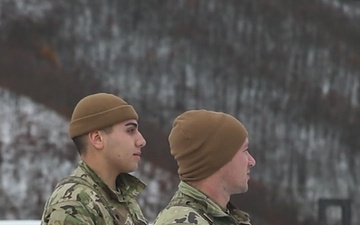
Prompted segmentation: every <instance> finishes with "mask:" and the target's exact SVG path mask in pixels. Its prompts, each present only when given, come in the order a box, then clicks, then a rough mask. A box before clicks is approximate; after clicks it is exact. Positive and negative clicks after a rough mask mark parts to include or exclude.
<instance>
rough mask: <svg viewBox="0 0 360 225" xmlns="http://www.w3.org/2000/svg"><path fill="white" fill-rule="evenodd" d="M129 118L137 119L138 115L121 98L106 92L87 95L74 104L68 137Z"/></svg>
mask: <svg viewBox="0 0 360 225" xmlns="http://www.w3.org/2000/svg"><path fill="white" fill-rule="evenodd" d="M130 119H135V120H138V115H137V113H136V112H135V110H134V108H133V107H132V106H131V105H129V104H128V103H127V102H125V101H124V100H123V99H121V98H119V97H117V96H115V95H113V94H107V93H97V94H93V95H89V96H87V97H85V98H83V99H82V100H80V101H79V103H78V104H77V105H76V106H75V109H74V112H73V114H72V117H71V121H70V124H69V137H70V138H74V137H77V136H80V135H83V134H86V133H88V132H90V131H94V130H97V129H101V128H105V127H107V126H111V125H114V124H117V123H120V122H123V121H126V120H130Z"/></svg>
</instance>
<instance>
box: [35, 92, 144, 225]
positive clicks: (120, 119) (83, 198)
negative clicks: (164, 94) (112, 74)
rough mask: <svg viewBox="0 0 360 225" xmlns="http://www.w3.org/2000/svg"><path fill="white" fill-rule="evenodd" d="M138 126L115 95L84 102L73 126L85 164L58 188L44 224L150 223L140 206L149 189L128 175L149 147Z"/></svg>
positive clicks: (133, 113) (77, 109)
mask: <svg viewBox="0 0 360 225" xmlns="http://www.w3.org/2000/svg"><path fill="white" fill-rule="evenodd" d="M138 127H139V125H138V115H137V113H136V111H135V110H134V108H133V107H132V106H131V105H129V104H128V103H127V102H125V101H124V100H123V99H121V98H119V97H117V96H115V95H113V94H108V93H97V94H93V95H89V96H87V97H85V98H83V99H81V100H80V101H79V103H78V104H77V105H76V107H75V109H74V112H73V114H72V117H71V121H70V124H69V137H70V138H71V139H72V140H73V141H74V143H75V146H76V148H77V150H78V152H79V154H80V158H81V161H80V163H79V165H78V167H77V168H76V169H75V170H74V172H73V173H72V174H71V175H70V176H68V177H66V178H64V179H63V180H62V181H61V182H60V183H59V184H58V185H57V186H56V187H55V190H54V192H53V193H52V195H51V196H50V198H49V200H48V201H47V203H46V205H45V208H44V212H43V216H42V219H41V224H43V225H45V224H49V225H50V224H58V225H62V224H100V225H101V224H103V225H105V224H119V225H122V224H126V225H133V224H136V225H144V224H147V220H146V219H145V218H144V216H143V213H142V211H141V209H140V207H139V204H138V203H137V201H136V196H137V195H138V194H139V193H140V192H141V191H142V190H143V189H144V188H145V184H144V183H142V182H141V181H140V180H139V179H137V178H136V177H134V176H132V175H130V174H129V173H130V172H133V171H134V170H136V169H137V167H138V163H139V160H140V157H141V148H142V147H144V146H145V144H146V141H145V139H144V138H143V136H142V135H141V133H140V132H139V130H138Z"/></svg>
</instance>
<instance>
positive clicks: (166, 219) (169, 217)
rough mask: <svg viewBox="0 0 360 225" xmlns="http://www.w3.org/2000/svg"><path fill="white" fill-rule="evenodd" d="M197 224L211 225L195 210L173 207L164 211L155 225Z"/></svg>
mask: <svg viewBox="0 0 360 225" xmlns="http://www.w3.org/2000/svg"><path fill="white" fill-rule="evenodd" d="M174 224H175V225H176V224H178V225H180V224H197V225H209V222H208V220H206V219H205V218H203V217H202V216H201V215H200V214H199V213H198V212H197V211H196V210H195V209H193V208H191V207H186V206H172V207H170V208H166V209H164V210H163V211H162V212H160V214H159V215H158V216H157V218H156V219H155V221H154V225H174Z"/></svg>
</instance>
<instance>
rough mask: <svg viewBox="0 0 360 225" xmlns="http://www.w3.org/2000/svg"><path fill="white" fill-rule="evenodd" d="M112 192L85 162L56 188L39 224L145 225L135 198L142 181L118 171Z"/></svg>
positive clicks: (143, 185)
mask: <svg viewBox="0 0 360 225" xmlns="http://www.w3.org/2000/svg"><path fill="white" fill-rule="evenodd" d="M116 185H117V191H112V190H111V189H110V188H109V187H108V186H107V185H106V184H105V183H104V182H103V181H102V180H101V179H100V177H99V176H98V175H96V174H95V173H94V172H93V171H92V170H91V169H90V168H89V167H88V166H87V165H86V164H85V163H84V162H80V163H79V166H78V167H77V168H76V169H75V171H74V172H73V173H72V174H71V175H70V176H69V177H67V178H65V179H64V180H63V181H61V182H60V183H59V184H58V185H57V186H56V188H55V190H54V192H53V193H52V195H51V196H50V198H49V200H48V201H47V203H46V205H45V209H44V213H43V215H42V219H41V224H42V225H47V224H48V225H53V224H54V225H55V224H56V225H61V224H68V225H70V224H97V225H101V224H104V225H105V224H106V225H123V224H125V225H133V224H135V225H144V224H147V220H146V219H145V218H144V216H143V214H142V211H141V209H140V207H139V205H138V203H137V201H136V196H137V195H138V194H139V192H140V191H142V190H143V189H144V188H145V184H144V183H142V182H141V181H140V180H138V179H137V178H136V177H134V176H132V175H130V174H120V175H119V176H118V178H117V180H116Z"/></svg>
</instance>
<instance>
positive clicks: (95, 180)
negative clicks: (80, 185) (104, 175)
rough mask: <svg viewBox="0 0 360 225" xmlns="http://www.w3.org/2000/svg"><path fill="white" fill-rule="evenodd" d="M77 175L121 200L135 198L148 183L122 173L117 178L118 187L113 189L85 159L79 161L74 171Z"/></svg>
mask: <svg viewBox="0 0 360 225" xmlns="http://www.w3.org/2000/svg"><path fill="white" fill-rule="evenodd" d="M74 174H75V175H76V176H79V177H81V178H83V179H85V180H87V181H88V182H89V183H90V184H91V185H93V186H94V188H95V189H102V190H103V191H104V192H106V193H107V194H108V195H109V196H110V197H111V198H114V199H116V200H117V201H119V202H125V201H127V200H128V199H131V198H135V197H136V196H137V195H138V194H139V193H141V192H142V191H143V190H144V189H145V187H146V185H145V184H144V183H143V182H142V181H141V180H139V179H138V178H136V177H134V176H132V175H130V174H128V173H121V174H119V175H118V177H117V178H116V189H117V191H113V190H111V189H110V188H109V186H108V185H106V184H105V182H104V181H103V180H102V179H101V178H100V177H99V176H98V175H97V174H96V173H95V172H94V171H93V170H92V169H91V168H90V167H89V166H88V165H87V164H86V163H85V162H83V161H80V162H79V166H78V168H77V169H76V170H75V171H74Z"/></svg>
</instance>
